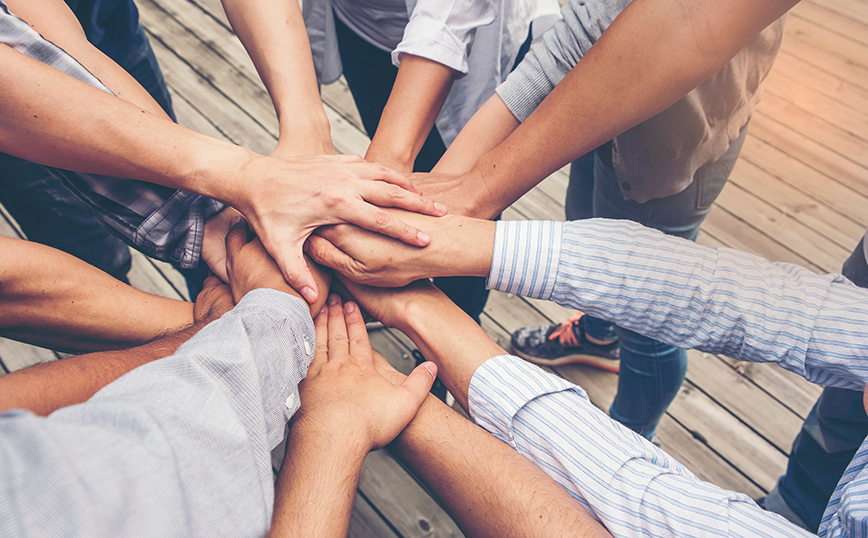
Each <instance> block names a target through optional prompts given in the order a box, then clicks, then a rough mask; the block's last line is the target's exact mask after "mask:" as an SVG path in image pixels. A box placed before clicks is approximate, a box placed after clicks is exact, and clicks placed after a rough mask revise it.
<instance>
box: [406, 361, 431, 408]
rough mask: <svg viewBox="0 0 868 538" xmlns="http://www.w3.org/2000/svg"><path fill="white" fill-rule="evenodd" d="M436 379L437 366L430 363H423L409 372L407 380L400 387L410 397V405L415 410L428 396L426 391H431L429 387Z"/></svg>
mask: <svg viewBox="0 0 868 538" xmlns="http://www.w3.org/2000/svg"><path fill="white" fill-rule="evenodd" d="M436 378H437V365H436V364H434V363H433V362H431V361H427V362H423V363H422V364H420V365H419V366H417V367H416V368H414V369H413V371H412V372H410V375H408V376H407V379H405V380H404V382H403V383H401V386H402V387H404V388H406V389H407V390H408V392H409V393H410V394H411V396H412V400H411V401H412V403H413V406H414V408H415V409H419V406H421V405H422V402H424V401H425V398H426V397H427V396H428V391H429V390H431V385H433V384H434V380H435V379H436Z"/></svg>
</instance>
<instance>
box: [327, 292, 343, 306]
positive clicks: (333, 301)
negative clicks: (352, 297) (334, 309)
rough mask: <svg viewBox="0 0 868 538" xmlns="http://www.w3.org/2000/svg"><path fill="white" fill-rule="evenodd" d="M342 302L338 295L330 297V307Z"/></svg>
mask: <svg viewBox="0 0 868 538" xmlns="http://www.w3.org/2000/svg"><path fill="white" fill-rule="evenodd" d="M340 300H341V298H340V297H338V296H337V295H334V294H332V295H330V296H329V306H334V305H336V304H338V301H340Z"/></svg>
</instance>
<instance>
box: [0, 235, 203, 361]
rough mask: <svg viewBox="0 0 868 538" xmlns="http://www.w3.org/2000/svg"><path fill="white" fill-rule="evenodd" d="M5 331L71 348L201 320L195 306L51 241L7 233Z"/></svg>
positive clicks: (104, 344)
mask: <svg viewBox="0 0 868 538" xmlns="http://www.w3.org/2000/svg"><path fill="white" fill-rule="evenodd" d="M0 250H2V251H3V252H4V256H3V259H2V263H0V282H2V291H3V293H2V295H0V333H2V334H3V336H6V337H9V338H13V339H16V340H22V341H25V342H29V343H33V344H37V345H42V346H47V347H52V348H54V349H60V350H64V351H95V350H104V349H118V348H124V347H130V346H135V345H139V344H142V343H143V342H148V341H150V340H153V339H154V338H156V337H158V336H162V335H164V334H166V333H168V332H173V331H177V330H180V329H181V328H183V327H186V326H188V325H190V324H191V323H192V322H193V305H192V304H191V303H185V302H183V301H177V300H173V299H167V298H164V297H158V296H155V295H151V294H149V293H145V292H142V291H139V290H136V289H134V288H132V287H130V286H127V285H126V284H123V283H122V282H119V281H117V280H115V279H114V278H112V277H110V276H109V275H107V274H105V273H103V272H102V271H100V270H99V269H97V268H95V267H93V266H91V265H88V264H87V263H85V262H83V261H81V260H79V259H78V258H75V257H73V256H70V255H68V254H65V253H63V252H60V251H58V250H55V249H53V248H50V247H46V246H44V245H38V244H36V243H30V242H27V241H21V240H18V239H11V238H7V237H0Z"/></svg>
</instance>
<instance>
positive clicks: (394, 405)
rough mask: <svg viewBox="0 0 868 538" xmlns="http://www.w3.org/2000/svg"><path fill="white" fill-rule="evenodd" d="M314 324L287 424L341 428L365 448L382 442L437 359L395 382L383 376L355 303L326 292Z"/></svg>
mask: <svg viewBox="0 0 868 538" xmlns="http://www.w3.org/2000/svg"><path fill="white" fill-rule="evenodd" d="M314 326H315V328H316V341H317V346H316V351H315V353H314V358H313V361H312V362H311V365H310V368H309V370H308V374H307V377H306V378H305V380H304V381H302V382H301V384H300V385H299V395H300V398H301V408H300V409H299V410H298V412H297V413H296V415H295V417H293V426H292V428H293V429H297V428H301V429H304V430H306V431H307V432H308V433H309V434H310V435H316V432H317V431H325V432H334V431H345V432H347V442H348V443H357V444H358V445H359V446H361V447H362V448H363V449H365V450H372V449H374V448H380V447H382V446H385V445H386V444H388V443H389V442H391V441H392V439H394V438H395V437H396V436H397V435H398V434H399V433H400V432H401V430H403V429H404V427H405V426H406V425H407V424H408V423H409V422H410V421H411V420H412V419H413V417H414V416H415V415H416V411H417V410H418V409H419V406H420V405H422V402H423V401H424V400H425V398H426V396H427V395H428V391H429V390H430V389H431V385H432V383H433V382H434V379H435V377H436V375H437V367H436V365H434V364H433V363H430V362H426V363H423V364H421V365H420V366H418V367H416V369H415V370H413V371H412V372H411V373H410V375H409V376H407V378H406V379H404V380H401V381H400V383H397V382H396V381H398V379H396V378H395V377H393V376H389V377H388V378H387V377H384V376H383V374H381V373H380V372H379V371H378V370H377V367H376V366H375V362H374V352H373V350H372V349H371V342H370V340H369V339H368V334H367V331H366V329H365V323H364V320H363V319H362V316H361V313H360V311H359V308H358V306H357V305H356V304H355V303H353V302H348V303H346V305H343V306H342V305H341V300H340V298H339V297H338V296H336V295H332V296H331V297H329V305H328V307H325V308H323V310H322V311H321V312H320V314H319V315H318V316H317V317H316V319H315V320H314Z"/></svg>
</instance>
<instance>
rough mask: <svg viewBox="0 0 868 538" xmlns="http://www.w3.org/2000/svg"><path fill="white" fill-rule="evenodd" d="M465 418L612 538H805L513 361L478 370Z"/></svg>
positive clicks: (569, 389) (553, 380)
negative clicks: (516, 453)
mask: <svg viewBox="0 0 868 538" xmlns="http://www.w3.org/2000/svg"><path fill="white" fill-rule="evenodd" d="M469 402H470V405H469V407H470V414H471V416H472V417H473V418H474V420H476V422H477V423H478V424H479V425H481V426H482V427H484V428H485V429H487V430H488V431H490V432H491V433H492V434H494V435H495V436H497V437H498V438H500V439H501V440H503V441H504V442H506V443H508V444H510V445H511V446H513V447H514V448H515V449H516V450H518V451H519V452H520V453H521V454H523V455H524V456H525V457H527V458H528V459H529V460H531V461H532V462H533V463H534V464H535V465H536V466H537V467H539V468H540V469H542V470H543V471H544V472H545V473H546V474H548V475H549V476H550V477H551V478H552V479H554V480H555V482H557V483H558V484H559V485H561V486H562V487H563V488H564V489H566V490H567V491H568V492H570V494H571V495H572V496H573V498H575V499H576V500H577V501H578V502H579V503H580V504H581V505H582V506H583V507H584V508H585V509H586V510H588V512H589V513H590V514H591V515H593V516H594V517H596V518H597V519H598V520H599V521H600V522H601V523H603V524H604V525H605V526H606V528H607V529H608V530H609V531H610V532H611V533H612V534H613V535H614V536H631V537H632V536H661V537H665V536H764V537H788V538H792V537H797V536H810V535H809V534H808V533H806V532H805V531H803V530H801V529H799V528H797V527H795V526H794V525H792V524H791V523H790V522H788V521H786V520H785V519H784V518H782V517H781V516H779V515H777V514H773V513H770V512H765V511H764V510H762V509H760V508H759V507H758V506H757V505H756V504H755V503H754V502H753V501H752V500H751V499H750V498H748V497H747V496H746V495H744V494H741V493H736V492H732V491H726V490H723V489H721V488H719V487H717V486H715V485H713V484H709V483H707V482H703V481H701V480H699V479H697V478H696V477H695V476H694V475H693V474H692V473H691V472H690V471H689V470H687V469H686V468H685V467H684V466H682V465H681V464H680V463H678V462H677V461H675V460H674V459H673V458H672V457H670V456H669V455H667V454H666V453H665V452H663V451H662V450H660V449H659V448H657V447H656V446H654V445H652V444H651V443H649V442H647V441H646V440H645V439H643V438H642V437H640V436H639V435H637V434H636V433H635V432H633V431H631V430H629V429H627V428H625V427H624V426H622V425H620V424H618V423H617V422H615V421H613V420H612V419H610V418H609V417H608V416H606V415H605V414H604V413H603V412H602V411H600V410H599V409H597V408H596V407H595V406H594V405H593V404H592V403H591V402H590V401H589V400H588V397H587V396H586V395H585V393H584V391H582V389H580V388H578V387H576V386H575V385H572V384H570V383H568V382H567V381H565V380H563V379H560V378H558V377H555V376H553V375H551V374H547V373H545V372H543V371H542V370H540V369H539V368H537V367H535V366H533V365H530V364H528V363H526V362H524V361H522V360H521V359H518V358H517V357H512V356H507V355H503V356H499V357H495V358H493V359H490V360H488V361H486V362H485V363H484V364H483V365H482V366H480V367H479V369H477V371H476V373H475V374H474V376H473V378H472V380H471V383H470V390H469Z"/></svg>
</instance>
